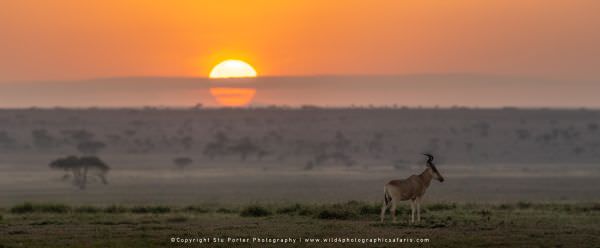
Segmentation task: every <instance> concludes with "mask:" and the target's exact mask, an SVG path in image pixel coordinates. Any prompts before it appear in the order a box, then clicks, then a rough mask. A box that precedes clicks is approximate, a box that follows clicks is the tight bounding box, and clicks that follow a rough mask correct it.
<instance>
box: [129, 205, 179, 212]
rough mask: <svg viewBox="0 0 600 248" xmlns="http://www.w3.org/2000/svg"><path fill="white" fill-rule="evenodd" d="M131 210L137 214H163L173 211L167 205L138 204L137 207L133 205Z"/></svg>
mask: <svg viewBox="0 0 600 248" xmlns="http://www.w3.org/2000/svg"><path fill="white" fill-rule="evenodd" d="M130 211H131V212H132V213H136V214H147V213H152V214H163V213H168V212H171V208H170V207H165V206H136V207H132V208H131V209H130Z"/></svg>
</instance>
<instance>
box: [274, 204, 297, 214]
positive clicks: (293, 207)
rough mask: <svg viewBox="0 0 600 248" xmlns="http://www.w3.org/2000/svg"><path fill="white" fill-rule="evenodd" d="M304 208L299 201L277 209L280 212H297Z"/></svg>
mask: <svg viewBox="0 0 600 248" xmlns="http://www.w3.org/2000/svg"><path fill="white" fill-rule="evenodd" d="M301 209H302V206H301V205H300V204H298V203H296V204H294V205H290V206H286V207H282V208H279V209H277V213H278V214H290V215H291V214H295V213H297V212H298V211H300V210H301Z"/></svg>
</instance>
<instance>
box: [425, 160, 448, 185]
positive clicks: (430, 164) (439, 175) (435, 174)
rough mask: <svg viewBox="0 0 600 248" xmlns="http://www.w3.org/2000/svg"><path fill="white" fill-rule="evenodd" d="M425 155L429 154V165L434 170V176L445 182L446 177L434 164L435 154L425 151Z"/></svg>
mask: <svg viewBox="0 0 600 248" xmlns="http://www.w3.org/2000/svg"><path fill="white" fill-rule="evenodd" d="M423 155H425V156H427V167H429V168H431V170H432V171H433V177H434V178H435V179H436V180H438V181H440V182H443V181H444V177H443V176H442V174H440V172H439V171H438V169H437V168H436V167H435V164H433V155H431V154H429V153H424V154H423Z"/></svg>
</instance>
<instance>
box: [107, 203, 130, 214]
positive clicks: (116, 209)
mask: <svg viewBox="0 0 600 248" xmlns="http://www.w3.org/2000/svg"><path fill="white" fill-rule="evenodd" d="M127 211H128V209H127V208H126V207H123V206H119V205H110V206H108V207H106V208H104V212H105V213H109V214H119V213H125V212H127Z"/></svg>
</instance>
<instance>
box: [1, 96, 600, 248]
mask: <svg viewBox="0 0 600 248" xmlns="http://www.w3.org/2000/svg"><path fill="white" fill-rule="evenodd" d="M599 125H600V111H597V110H587V109H515V108H502V109H469V108H448V109H436V108H430V109H427V108H402V107H389V108H337V109H325V108H317V107H312V106H304V107H302V108H283V107H272V108H250V109H204V108H193V109H161V108H145V109H94V108H92V109H59V108H56V109H35V108H32V109H3V110H0V172H1V173H0V247H69V246H71V247H148V246H156V247H165V246H182V245H188V246H208V245H210V246H217V247H231V246H232V245H240V246H260V247H262V246H273V247H279V246H315V247H316V246H365V245H369V246H374V247H388V246H433V247H464V246H495V247H506V246H520V247H597V246H598V245H599V244H600V238H598V237H600V224H598V223H599V222H600V212H599V211H600V199H599V198H598V192H600V182H599V180H598V179H599V178H600V167H598V161H600V126H599ZM425 152H427V153H432V154H434V155H436V160H435V162H436V165H437V168H438V169H439V170H440V172H441V174H442V175H443V176H444V177H445V179H446V180H445V181H444V182H443V183H440V182H437V181H434V182H432V183H431V186H430V188H429V189H428V191H427V193H426V195H425V197H424V203H423V207H422V221H421V223H417V224H414V225H410V224H409V223H408V217H409V214H410V207H409V205H408V203H404V204H401V205H400V206H399V207H398V213H397V214H398V223H392V221H391V217H390V216H389V213H388V214H387V215H386V220H385V221H384V222H383V223H381V222H380V221H379V215H380V211H381V203H382V201H383V185H384V184H385V183H386V182H387V181H389V180H392V179H402V178H406V177H408V176H410V175H412V174H418V173H420V172H421V171H423V170H424V169H425V165H424V161H425V157H424V156H423V155H422V153H425ZM69 156H74V157H79V158H83V157H88V158H90V157H93V158H97V159H99V160H100V161H101V162H102V165H101V166H100V165H98V164H93V165H92V164H88V165H73V164H68V163H62V164H61V163H60V161H63V162H64V161H67V160H61V159H65V158H69ZM57 161H59V162H57ZM253 237H255V238H263V239H269V238H271V239H278V238H291V239H294V240H295V243H293V244H290V243H281V242H278V243H273V242H272V241H273V240H271V242H269V241H268V240H267V241H266V242H252V241H251V242H248V243H245V242H237V243H231V242H223V243H219V242H211V243H208V244H207V243H199V242H196V243H191V244H190V243H187V244H185V243H178V242H171V238H182V239H184V238H197V239H201V238H209V239H212V238H223V239H225V241H227V240H226V239H227V238H250V239H252V238H253ZM335 238H338V240H337V241H338V242H337V243H330V242H331V241H332V240H333V239H335ZM377 238H381V239H394V238H396V239H403V240H404V242H403V243H383V242H381V241H380V242H374V243H371V242H372V241H369V239H377ZM310 239H313V240H310ZM317 239H318V243H317ZM348 239H354V240H353V242H349V240H348ZM410 239H412V240H413V242H410V241H409V240H410ZM343 240H345V241H346V243H342V242H340V241H343ZM324 242H328V243H326V244H325V243H324Z"/></svg>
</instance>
